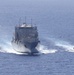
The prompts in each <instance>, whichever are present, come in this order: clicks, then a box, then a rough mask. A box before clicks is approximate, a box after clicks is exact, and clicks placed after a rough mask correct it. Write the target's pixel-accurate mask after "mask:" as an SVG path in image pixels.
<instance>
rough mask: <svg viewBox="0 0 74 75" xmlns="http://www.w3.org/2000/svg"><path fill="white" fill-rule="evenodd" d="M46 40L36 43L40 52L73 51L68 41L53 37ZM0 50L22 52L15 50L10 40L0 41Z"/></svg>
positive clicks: (72, 46) (73, 47)
mask: <svg viewBox="0 0 74 75" xmlns="http://www.w3.org/2000/svg"><path fill="white" fill-rule="evenodd" d="M46 41H48V42H46V44H38V46H37V47H36V48H37V50H38V51H39V52H40V53H41V54H49V53H51V54H53V53H56V52H74V45H72V44H70V43H69V42H66V41H62V40H57V39H53V38H49V39H46ZM0 52H3V53H13V54H19V55H21V54H23V53H20V52H17V51H15V50H14V49H13V47H12V45H11V42H8V41H4V42H3V43H2V42H1V43H0Z"/></svg>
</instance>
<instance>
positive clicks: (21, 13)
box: [0, 0, 74, 75]
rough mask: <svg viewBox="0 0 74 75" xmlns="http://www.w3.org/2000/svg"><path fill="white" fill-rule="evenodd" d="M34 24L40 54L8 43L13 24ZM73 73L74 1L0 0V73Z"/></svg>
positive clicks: (23, 74) (31, 74)
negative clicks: (19, 50)
mask: <svg viewBox="0 0 74 75" xmlns="http://www.w3.org/2000/svg"><path fill="white" fill-rule="evenodd" d="M25 17H26V23H27V24H30V23H31V19H32V24H33V26H37V28H38V33H39V39H40V42H41V43H40V45H39V48H38V50H39V51H40V53H41V54H40V56H24V55H21V54H20V53H17V52H16V51H15V50H14V49H13V48H12V45H11V41H12V37H13V35H14V29H15V26H18V25H19V19H20V18H21V21H20V24H22V23H23V22H25ZM33 74H34V75H74V1H73V0H0V75H33Z"/></svg>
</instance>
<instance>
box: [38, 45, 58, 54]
mask: <svg viewBox="0 0 74 75" xmlns="http://www.w3.org/2000/svg"><path fill="white" fill-rule="evenodd" d="M37 49H38V50H39V52H41V53H43V54H49V53H56V52H57V50H56V49H48V48H47V47H46V46H44V45H41V44H39V45H38V47H37Z"/></svg>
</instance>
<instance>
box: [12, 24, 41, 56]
mask: <svg viewBox="0 0 74 75" xmlns="http://www.w3.org/2000/svg"><path fill="white" fill-rule="evenodd" d="M39 42H40V41H39V38H38V31H37V27H36V26H33V25H31V24H26V23H23V24H22V25H19V26H16V27H15V34H14V37H13V39H12V46H13V48H14V50H15V51H17V52H19V53H22V54H27V55H40V53H39V51H38V50H37V49H36V47H37V45H38V43H39Z"/></svg>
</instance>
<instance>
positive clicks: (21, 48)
mask: <svg viewBox="0 0 74 75" xmlns="http://www.w3.org/2000/svg"><path fill="white" fill-rule="evenodd" d="M37 45H38V43H37V42H33V43H24V44H22V43H20V42H14V41H13V42H12V46H13V49H14V50H15V51H17V52H19V53H21V54H22V55H40V53H39V51H38V50H37V49H36V46H37Z"/></svg>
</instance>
